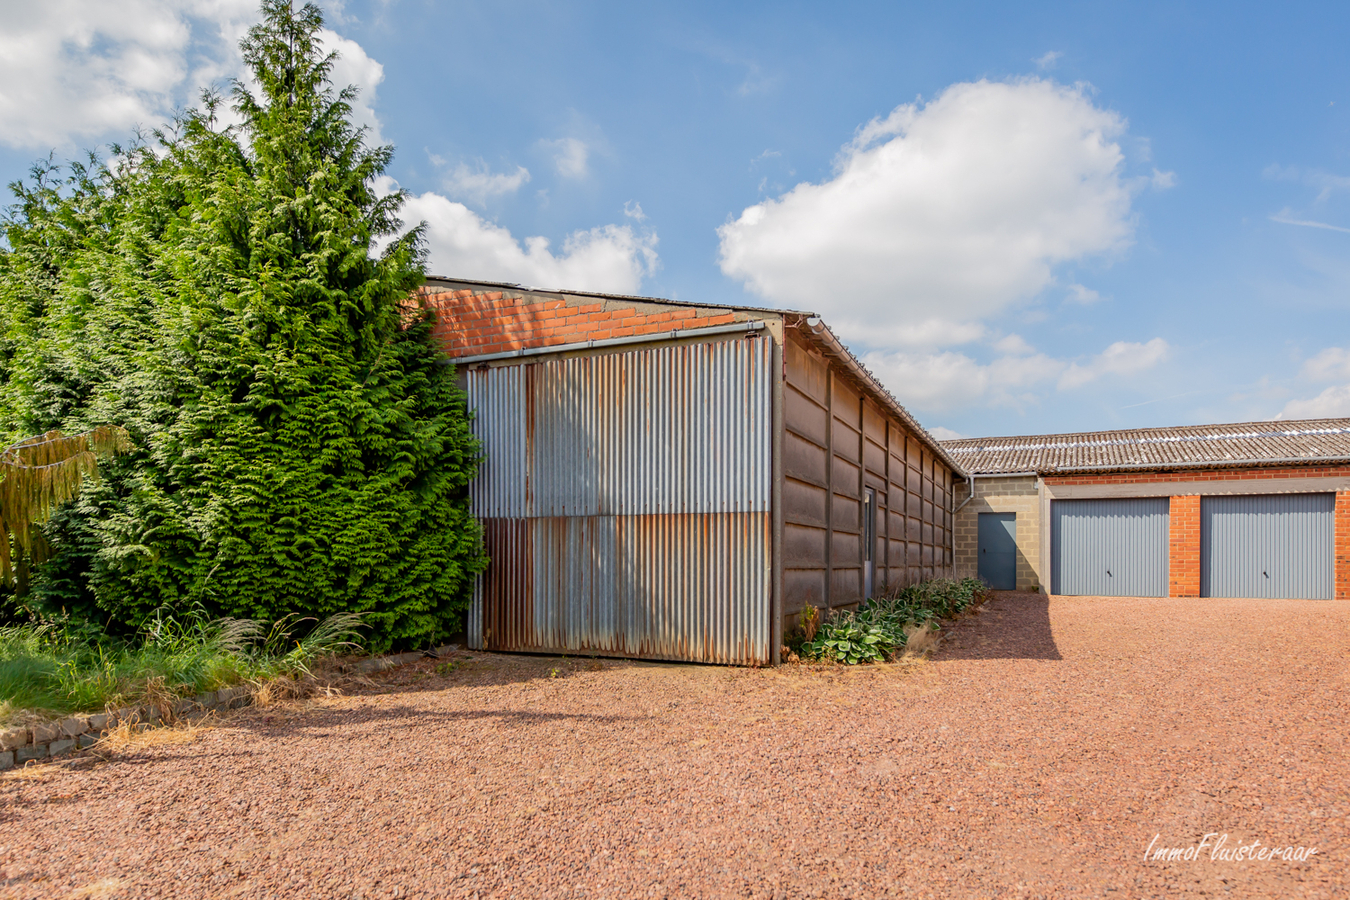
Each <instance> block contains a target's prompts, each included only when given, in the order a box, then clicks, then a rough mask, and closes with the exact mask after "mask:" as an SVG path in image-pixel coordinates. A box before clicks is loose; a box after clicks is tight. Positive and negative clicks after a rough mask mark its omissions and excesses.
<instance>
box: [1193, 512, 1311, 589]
mask: <svg viewBox="0 0 1350 900" xmlns="http://www.w3.org/2000/svg"><path fill="white" fill-rule="evenodd" d="M1335 508H1336V495H1335V494H1259V495H1254V496H1247V497H1202V498H1201V500H1200V595H1201V596H1202V597H1265V598H1284V599H1304V600H1330V599H1331V592H1332V582H1333V575H1332V555H1333V541H1334V534H1335V532H1334V527H1335V525H1334V519H1333V513H1334V510H1335Z"/></svg>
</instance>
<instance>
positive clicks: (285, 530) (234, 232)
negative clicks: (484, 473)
mask: <svg viewBox="0 0 1350 900" xmlns="http://www.w3.org/2000/svg"><path fill="white" fill-rule="evenodd" d="M321 26H322V17H321V14H320V13H319V11H318V10H317V9H316V8H315V7H314V6H312V5H306V6H305V7H304V8H303V9H299V10H295V9H293V8H292V7H291V5H290V4H289V3H288V2H286V0H265V2H264V3H263V21H262V22H261V24H259V25H258V26H256V27H255V28H253V29H252V30H251V31H250V32H249V35H248V37H247V38H246V39H245V40H244V42H243V44H242V47H243V50H244V59H245V61H246V62H247V64H248V66H249V68H250V70H251V72H252V74H253V77H254V79H255V80H256V84H257V93H256V95H255V94H254V93H253V92H251V91H250V90H249V89H248V88H246V87H245V86H244V85H242V84H236V85H235V87H234V91H233V99H234V103H233V110H234V113H235V118H236V119H238V120H239V121H238V123H237V124H228V125H227V124H224V116H223V112H224V100H223V99H222V98H221V97H220V96H219V95H211V94H208V95H206V96H205V97H204V98H203V103H202V106H201V108H199V109H196V110H192V111H189V112H186V113H184V114H182V115H181V116H180V117H179V118H178V119H177V120H176V121H175V122H174V124H173V126H172V127H171V128H168V129H165V130H162V131H158V132H155V133H154V134H153V135H150V136H149V137H147V138H145V139H138V140H136V141H135V142H133V143H132V144H131V145H130V146H126V147H114V148H113V153H112V156H111V161H110V162H107V163H105V162H100V161H99V160H97V159H94V158H92V157H91V158H90V160H89V161H88V162H87V163H84V164H78V165H74V166H71V167H68V168H61V167H57V166H55V165H53V164H52V163H51V162H50V161H49V162H45V163H41V164H39V165H38V166H37V167H35V169H34V171H33V177H32V179H31V181H30V182H29V183H16V184H14V185H12V186H11V188H12V190H13V191H14V193H15V196H16V198H17V202H16V203H15V205H14V206H12V207H11V208H10V210H9V212H8V215H7V217H6V220H5V222H4V229H5V235H6V237H7V242H8V247H7V248H4V249H3V250H0V317H2V319H3V321H2V322H0V330H2V331H3V333H0V439H15V438H19V437H23V436H26V435H28V434H38V433H41V432H43V431H46V430H47V429H49V428H54V427H60V428H62V429H63V430H66V431H80V430H84V429H86V428H88V427H91V426H93V425H99V424H116V425H121V426H125V427H126V428H127V429H128V430H129V431H130V432H131V435H132V441H133V445H134V449H133V451H132V452H131V453H129V454H127V455H126V456H124V457H122V458H119V459H118V460H117V461H116V462H113V463H111V464H109V465H108V466H107V470H106V474H107V477H106V478H105V480H104V482H103V484H102V485H101V486H100V487H99V488H97V489H94V490H87V491H86V492H85V493H84V494H82V495H81V497H80V499H79V500H78V501H77V502H76V503H75V504H73V505H72V506H70V507H69V508H67V509H66V510H64V511H63V512H62V513H60V514H59V515H58V516H57V517H55V519H54V520H53V521H52V523H51V524H50V525H49V526H48V528H47V537H48V540H49V541H50V542H51V544H52V545H53V549H54V551H55V555H54V558H53V559H52V560H51V562H50V563H49V564H47V565H46V566H45V567H44V568H43V569H42V571H41V572H40V573H39V574H38V577H37V578H36V579H35V581H34V587H33V590H32V594H31V596H30V597H28V598H24V603H25V604H26V605H27V607H28V608H30V609H36V610H38V611H40V612H47V613H50V612H53V611H56V610H57V609H58V608H59V609H64V610H65V611H66V612H67V613H73V614H76V615H80V616H83V617H87V618H89V619H91V620H98V621H105V620H106V621H109V622H111V623H112V625H113V626H114V627H121V628H122V629H124V630H127V629H134V628H137V627H139V626H140V625H141V624H142V623H143V622H145V621H146V619H147V618H149V617H150V615H151V614H152V612H153V611H154V610H156V609H157V608H160V607H164V606H167V607H168V608H170V609H186V608H189V607H191V608H197V607H201V608H203V609H205V610H206V611H207V612H209V613H210V614H212V615H219V616H234V617H241V618H251V619H263V620H266V621H274V620H277V619H280V618H282V617H284V616H287V615H291V614H302V615H306V616H315V617H318V618H324V617H326V616H329V615H332V614H334V613H341V612H358V613H361V614H362V615H363V617H364V620H365V622H366V623H367V624H368V625H369V626H371V629H372V634H371V636H370V639H369V641H368V644H369V646H370V649H372V650H374V651H380V650H384V649H387V648H389V647H391V646H394V645H400V646H408V645H415V644H420V643H426V642H430V641H435V640H438V639H440V638H443V637H444V636H446V635H447V634H448V633H449V632H451V631H452V630H453V629H454V628H455V627H456V626H457V624H458V621H459V617H460V615H461V614H462V612H463V610H464V609H465V608H466V606H467V603H468V599H469V593H470V590H471V586H472V582H473V578H474V576H475V575H476V573H478V572H480V571H481V570H482V569H483V567H484V566H485V564H486V558H485V556H484V553H483V550H482V538H481V531H480V528H479V526H478V524H477V523H476V522H475V521H474V519H473V518H472V517H471V516H470V514H469V507H468V500H467V485H468V483H469V481H470V480H471V479H472V478H473V476H474V474H475V471H476V466H477V456H478V447H477V445H476V443H475V441H474V439H473V437H472V434H471V432H470V429H469V420H468V413H467V411H466V409H465V400H464V397H463V395H462V393H461V392H460V391H459V390H458V389H457V388H456V387H455V381H454V372H453V369H452V368H451V367H450V366H447V365H444V364H443V359H442V354H441V353H440V352H439V351H438V349H437V347H436V345H435V344H434V343H433V340H432V337H431V326H432V314H431V313H430V312H429V311H428V310H426V309H425V308H424V307H423V306H421V305H420V304H418V303H417V302H416V301H415V300H414V299H412V298H413V296H414V292H415V290H416V288H418V287H419V286H420V285H421V284H422V282H423V280H424V277H425V273H424V268H423V266H424V255H425V254H424V250H423V239H422V233H421V230H420V229H413V230H412V231H411V232H409V233H407V234H405V235H404V236H402V237H400V238H394V235H396V234H397V233H398V231H399V230H400V229H401V223H400V222H399V220H398V218H397V213H398V210H399V208H400V206H401V204H402V202H403V199H404V198H403V194H402V193H400V192H393V193H387V194H384V195H381V194H380V193H379V192H377V190H376V187H377V185H378V184H379V176H380V175H381V174H382V173H383V172H384V171H385V169H386V167H387V165H388V163H389V161H390V158H391V156H392V152H393V151H392V148H390V147H377V148H371V147H367V146H366V143H365V134H364V131H363V130H362V129H358V128H356V127H355V126H354V125H353V124H352V121H351V108H350V100H351V99H352V97H353V91H352V89H350V88H348V89H345V90H341V91H335V90H334V89H333V87H332V85H331V83H330V74H331V68H332V61H333V55H331V54H325V53H324V52H323V50H322V47H321V45H320V43H319V40H318V32H319V29H320V27H321ZM382 241H388V242H389V243H388V244H387V246H386V247H385V249H384V250H383V252H380V253H375V252H374V250H373V248H375V247H376V246H377V245H378V244H379V243H380V242H382Z"/></svg>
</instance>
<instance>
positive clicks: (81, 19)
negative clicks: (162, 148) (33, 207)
mask: <svg viewBox="0 0 1350 900" xmlns="http://www.w3.org/2000/svg"><path fill="white" fill-rule="evenodd" d="M3 10H4V11H3V17H4V27H3V29H0V140H3V141H4V142H5V143H6V144H8V145H10V146H11V147H22V148H42V149H46V148H51V147H66V148H68V147H69V146H70V145H71V144H72V143H73V142H75V141H78V140H82V139H85V140H87V139H89V138H93V137H98V136H102V135H106V134H109V133H111V132H128V131H130V129H131V128H133V127H135V126H137V125H142V126H145V127H147V128H149V127H153V126H155V125H158V124H160V123H161V122H163V121H165V120H166V119H167V118H168V116H169V114H170V112H171V110H172V109H173V107H174V105H175V104H179V103H182V102H184V101H188V100H192V99H195V97H192V96H191V95H192V93H194V90H195V89H197V88H200V87H202V86H205V85H207V84H210V83H211V82H212V81H214V80H217V79H220V78H223V77H229V76H232V75H234V74H235V73H236V72H238V70H239V62H238V59H239V54H238V49H237V44H238V41H239V38H241V37H242V36H243V34H244V32H245V31H247V29H248V25H249V24H250V23H251V21H252V20H253V19H255V18H256V17H257V5H256V3H254V2H253V0H219V2H210V0H198V2H189V3H175V2H173V0H123V2H118V3H107V2H99V0H44V2H41V3H34V2H6V3H5V4H4V5H3ZM127 136H128V135H125V134H120V135H119V137H122V138H125V137H127Z"/></svg>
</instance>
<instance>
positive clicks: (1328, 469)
mask: <svg viewBox="0 0 1350 900" xmlns="http://www.w3.org/2000/svg"><path fill="white" fill-rule="evenodd" d="M1346 475H1350V466H1283V467H1279V468H1276V467H1271V468H1267V469H1260V468H1258V469H1197V470H1191V471H1183V472H1116V473H1113V474H1110V475H1048V476H1046V478H1045V483H1046V484H1052V485H1061V484H1165V483H1168V482H1176V481H1255V480H1257V479H1278V478H1327V477H1334V476H1346Z"/></svg>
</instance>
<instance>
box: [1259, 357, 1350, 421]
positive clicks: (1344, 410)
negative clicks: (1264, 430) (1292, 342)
mask: <svg viewBox="0 0 1350 900" xmlns="http://www.w3.org/2000/svg"><path fill="white" fill-rule="evenodd" d="M1299 374H1300V375H1301V376H1302V377H1303V378H1304V379H1306V380H1308V381H1312V382H1327V381H1347V380H1350V348H1345V347H1327V348H1326V349H1325V350H1323V351H1322V352H1321V353H1318V354H1317V355H1316V356H1314V357H1312V358H1311V359H1309V360H1307V361H1306V362H1304V363H1303V368H1302V369H1301V370H1300V371H1299ZM1339 416H1350V384H1335V385H1332V386H1331V387H1328V388H1326V389H1325V390H1323V391H1322V393H1320V394H1318V395H1317V396H1316V397H1310V398H1307V399H1304V400H1290V401H1289V402H1288V403H1286V404H1285V406H1284V409H1283V410H1281V411H1280V414H1279V415H1278V416H1276V417H1275V418H1277V419H1326V418H1334V417H1339Z"/></svg>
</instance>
